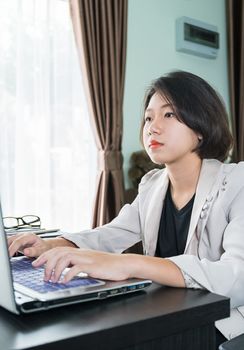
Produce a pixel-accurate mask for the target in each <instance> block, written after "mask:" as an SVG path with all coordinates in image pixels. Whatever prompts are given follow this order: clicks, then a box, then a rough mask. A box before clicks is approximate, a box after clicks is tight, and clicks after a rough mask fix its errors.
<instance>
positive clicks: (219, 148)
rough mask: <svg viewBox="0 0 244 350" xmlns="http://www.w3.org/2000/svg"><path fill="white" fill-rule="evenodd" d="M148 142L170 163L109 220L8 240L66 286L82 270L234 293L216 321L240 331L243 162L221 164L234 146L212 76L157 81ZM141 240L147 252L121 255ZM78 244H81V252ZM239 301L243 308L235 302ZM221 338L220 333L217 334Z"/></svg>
mask: <svg viewBox="0 0 244 350" xmlns="http://www.w3.org/2000/svg"><path fill="white" fill-rule="evenodd" d="M142 138H143V143H144V147H145V149H146V151H147V153H148V155H149V156H150V158H151V159H152V161H153V162H155V163H158V164H164V165H165V169H163V170H158V169H155V170H152V171H151V172H149V173H148V174H146V175H145V176H144V178H143V179H142V181H141V183H140V186H139V194H138V196H137V198H136V199H135V201H134V202H133V203H132V204H131V205H128V204H127V205H125V206H124V207H123V208H122V210H121V212H120V213H119V215H118V216H117V217H116V218H115V219H114V220H113V221H112V222H110V223H109V224H107V225H104V226H102V227H99V228H96V229H94V230H87V231H83V232H82V233H74V234H65V235H63V237H62V238H57V239H52V240H51V239H48V240H42V239H40V238H39V237H37V236H35V235H33V234H27V235H20V236H15V237H11V238H9V252H10V255H11V256H13V255H14V254H15V253H16V252H17V251H18V250H22V251H23V252H24V254H25V255H27V256H29V257H38V258H37V259H36V260H35V261H34V262H33V265H34V266H36V267H37V266H41V265H43V264H46V266H45V280H50V279H51V280H52V281H53V282H56V281H58V280H59V278H60V275H61V273H62V271H63V270H64V268H65V267H67V266H72V267H71V269H70V271H69V272H68V273H67V274H66V276H65V277H64V279H63V280H62V282H63V283H65V282H67V281H69V280H70V279H71V278H72V277H73V276H74V275H76V274H77V273H79V272H80V271H84V272H86V273H88V275H90V276H92V277H96V278H103V279H109V280H122V279H126V278H129V277H139V278H147V279H151V280H153V281H155V282H158V283H161V284H163V285H168V286H174V287H187V288H202V289H207V290H209V291H211V292H215V293H218V294H222V295H226V296H228V297H230V298H231V304H232V308H233V310H232V313H231V317H230V318H228V319H225V320H222V321H219V322H218V323H217V327H218V328H219V329H220V330H221V332H222V334H224V336H225V337H226V338H230V337H232V336H235V335H237V334H239V333H242V332H243V331H244V318H243V315H244V314H243V311H244V310H243V309H244V307H239V306H241V305H244V292H243V291H244V239H243V238H244V215H243V211H242V204H243V203H244V181H243V179H244V164H243V163H239V164H224V163H222V161H223V160H224V159H226V157H227V156H228V153H229V150H230V148H231V146H232V137H231V135H230V132H229V129H228V123H227V114H226V111H225V108H224V106H223V103H222V102H221V100H220V98H219V97H218V95H217V93H216V92H215V91H214V90H213V88H211V87H210V86H209V84H208V83H207V82H205V81H204V80H203V79H201V78H199V77H198V76H196V75H193V74H190V73H187V72H173V73H171V74H169V75H167V76H165V77H161V78H159V79H157V80H156V81H155V82H154V83H153V84H152V86H151V88H150V89H149V91H148V93H147V95H146V99H145V105H144V117H143V122H142ZM138 241H142V243H143V248H144V255H136V254H120V253H121V252H122V251H124V250H125V249H127V248H128V247H130V246H132V245H133V244H135V243H136V242H138ZM77 247H78V248H81V249H77ZM237 307H239V309H237ZM218 335H219V336H220V337H222V338H221V341H224V339H225V338H224V337H223V336H222V335H221V334H220V333H218Z"/></svg>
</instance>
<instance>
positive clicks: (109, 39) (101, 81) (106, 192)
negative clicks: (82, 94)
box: [70, 0, 128, 227]
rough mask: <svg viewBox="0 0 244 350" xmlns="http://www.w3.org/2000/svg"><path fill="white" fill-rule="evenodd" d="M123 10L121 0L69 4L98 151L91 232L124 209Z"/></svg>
mask: <svg viewBox="0 0 244 350" xmlns="http://www.w3.org/2000/svg"><path fill="white" fill-rule="evenodd" d="M127 7H128V2H127V0H71V1H70V9H71V17H72V22H73V28H74V32H75V38H76V43H77V48H78V51H79V57H80V62H81V68H82V76H83V80H84V85H85V90H86V92H87V99H88V105H89V110H90V116H91V122H92V126H93V130H94V135H95V140H96V145H97V148H98V180H97V192H96V198H95V205H94V215H93V223H92V225H93V227H96V226H100V225H103V224H105V223H107V222H109V221H111V220H112V219H113V218H114V217H115V216H116V215H117V214H118V212H119V210H120V208H121V207H122V205H123V203H124V181H123V170H122V162H123V160H122V153H121V138H122V105H123V94H124V77H125V61H126V37H127Z"/></svg>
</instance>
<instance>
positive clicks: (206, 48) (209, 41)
mask: <svg viewBox="0 0 244 350" xmlns="http://www.w3.org/2000/svg"><path fill="white" fill-rule="evenodd" d="M218 49H219V33H218V29H217V27H216V26H214V25H211V24H208V23H204V22H201V21H198V20H195V19H193V18H189V17H180V18H178V19H177V20H176V50H177V51H181V52H185V53H188V54H192V55H197V56H201V57H206V58H216V57H217V53H218Z"/></svg>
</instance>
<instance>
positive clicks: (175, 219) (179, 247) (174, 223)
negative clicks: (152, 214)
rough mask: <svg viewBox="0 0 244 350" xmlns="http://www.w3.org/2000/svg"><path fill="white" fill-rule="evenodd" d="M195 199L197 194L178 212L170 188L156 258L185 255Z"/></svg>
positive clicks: (162, 217) (164, 207)
mask: <svg viewBox="0 0 244 350" xmlns="http://www.w3.org/2000/svg"><path fill="white" fill-rule="evenodd" d="M194 199H195V194H194V196H193V197H192V198H191V200H190V201H189V202H188V203H187V204H186V205H185V206H184V207H183V208H181V209H180V210H178V209H177V208H176V207H175V205H174V203H173V200H172V197H171V192H170V187H168V190H167V193H166V196H165V200H164V206H163V210H162V214H161V219H160V225H159V231H158V241H157V247H156V254H155V255H156V256H159V257H161V258H167V257H170V256H176V255H180V254H183V253H184V250H185V245H186V239H187V235H188V230H189V225H190V219H191V212H192V207H193V203H194Z"/></svg>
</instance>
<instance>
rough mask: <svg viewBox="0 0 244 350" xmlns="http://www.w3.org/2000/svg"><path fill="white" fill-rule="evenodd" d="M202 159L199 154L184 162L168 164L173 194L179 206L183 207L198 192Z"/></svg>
mask: <svg viewBox="0 0 244 350" xmlns="http://www.w3.org/2000/svg"><path fill="white" fill-rule="evenodd" d="M201 166H202V160H201V159H200V158H199V157H198V156H193V157H191V159H190V160H189V161H188V162H186V161H184V162H182V163H179V162H178V163H174V164H166V168H167V171H168V175H169V180H170V189H171V196H172V199H173V201H174V203H175V205H176V207H177V208H179V209H180V208H182V207H183V206H184V205H185V204H186V203H187V202H188V201H189V200H190V199H191V198H192V196H193V195H194V193H195V192H196V188H197V184H198V179H199V175H200V171H201Z"/></svg>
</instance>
